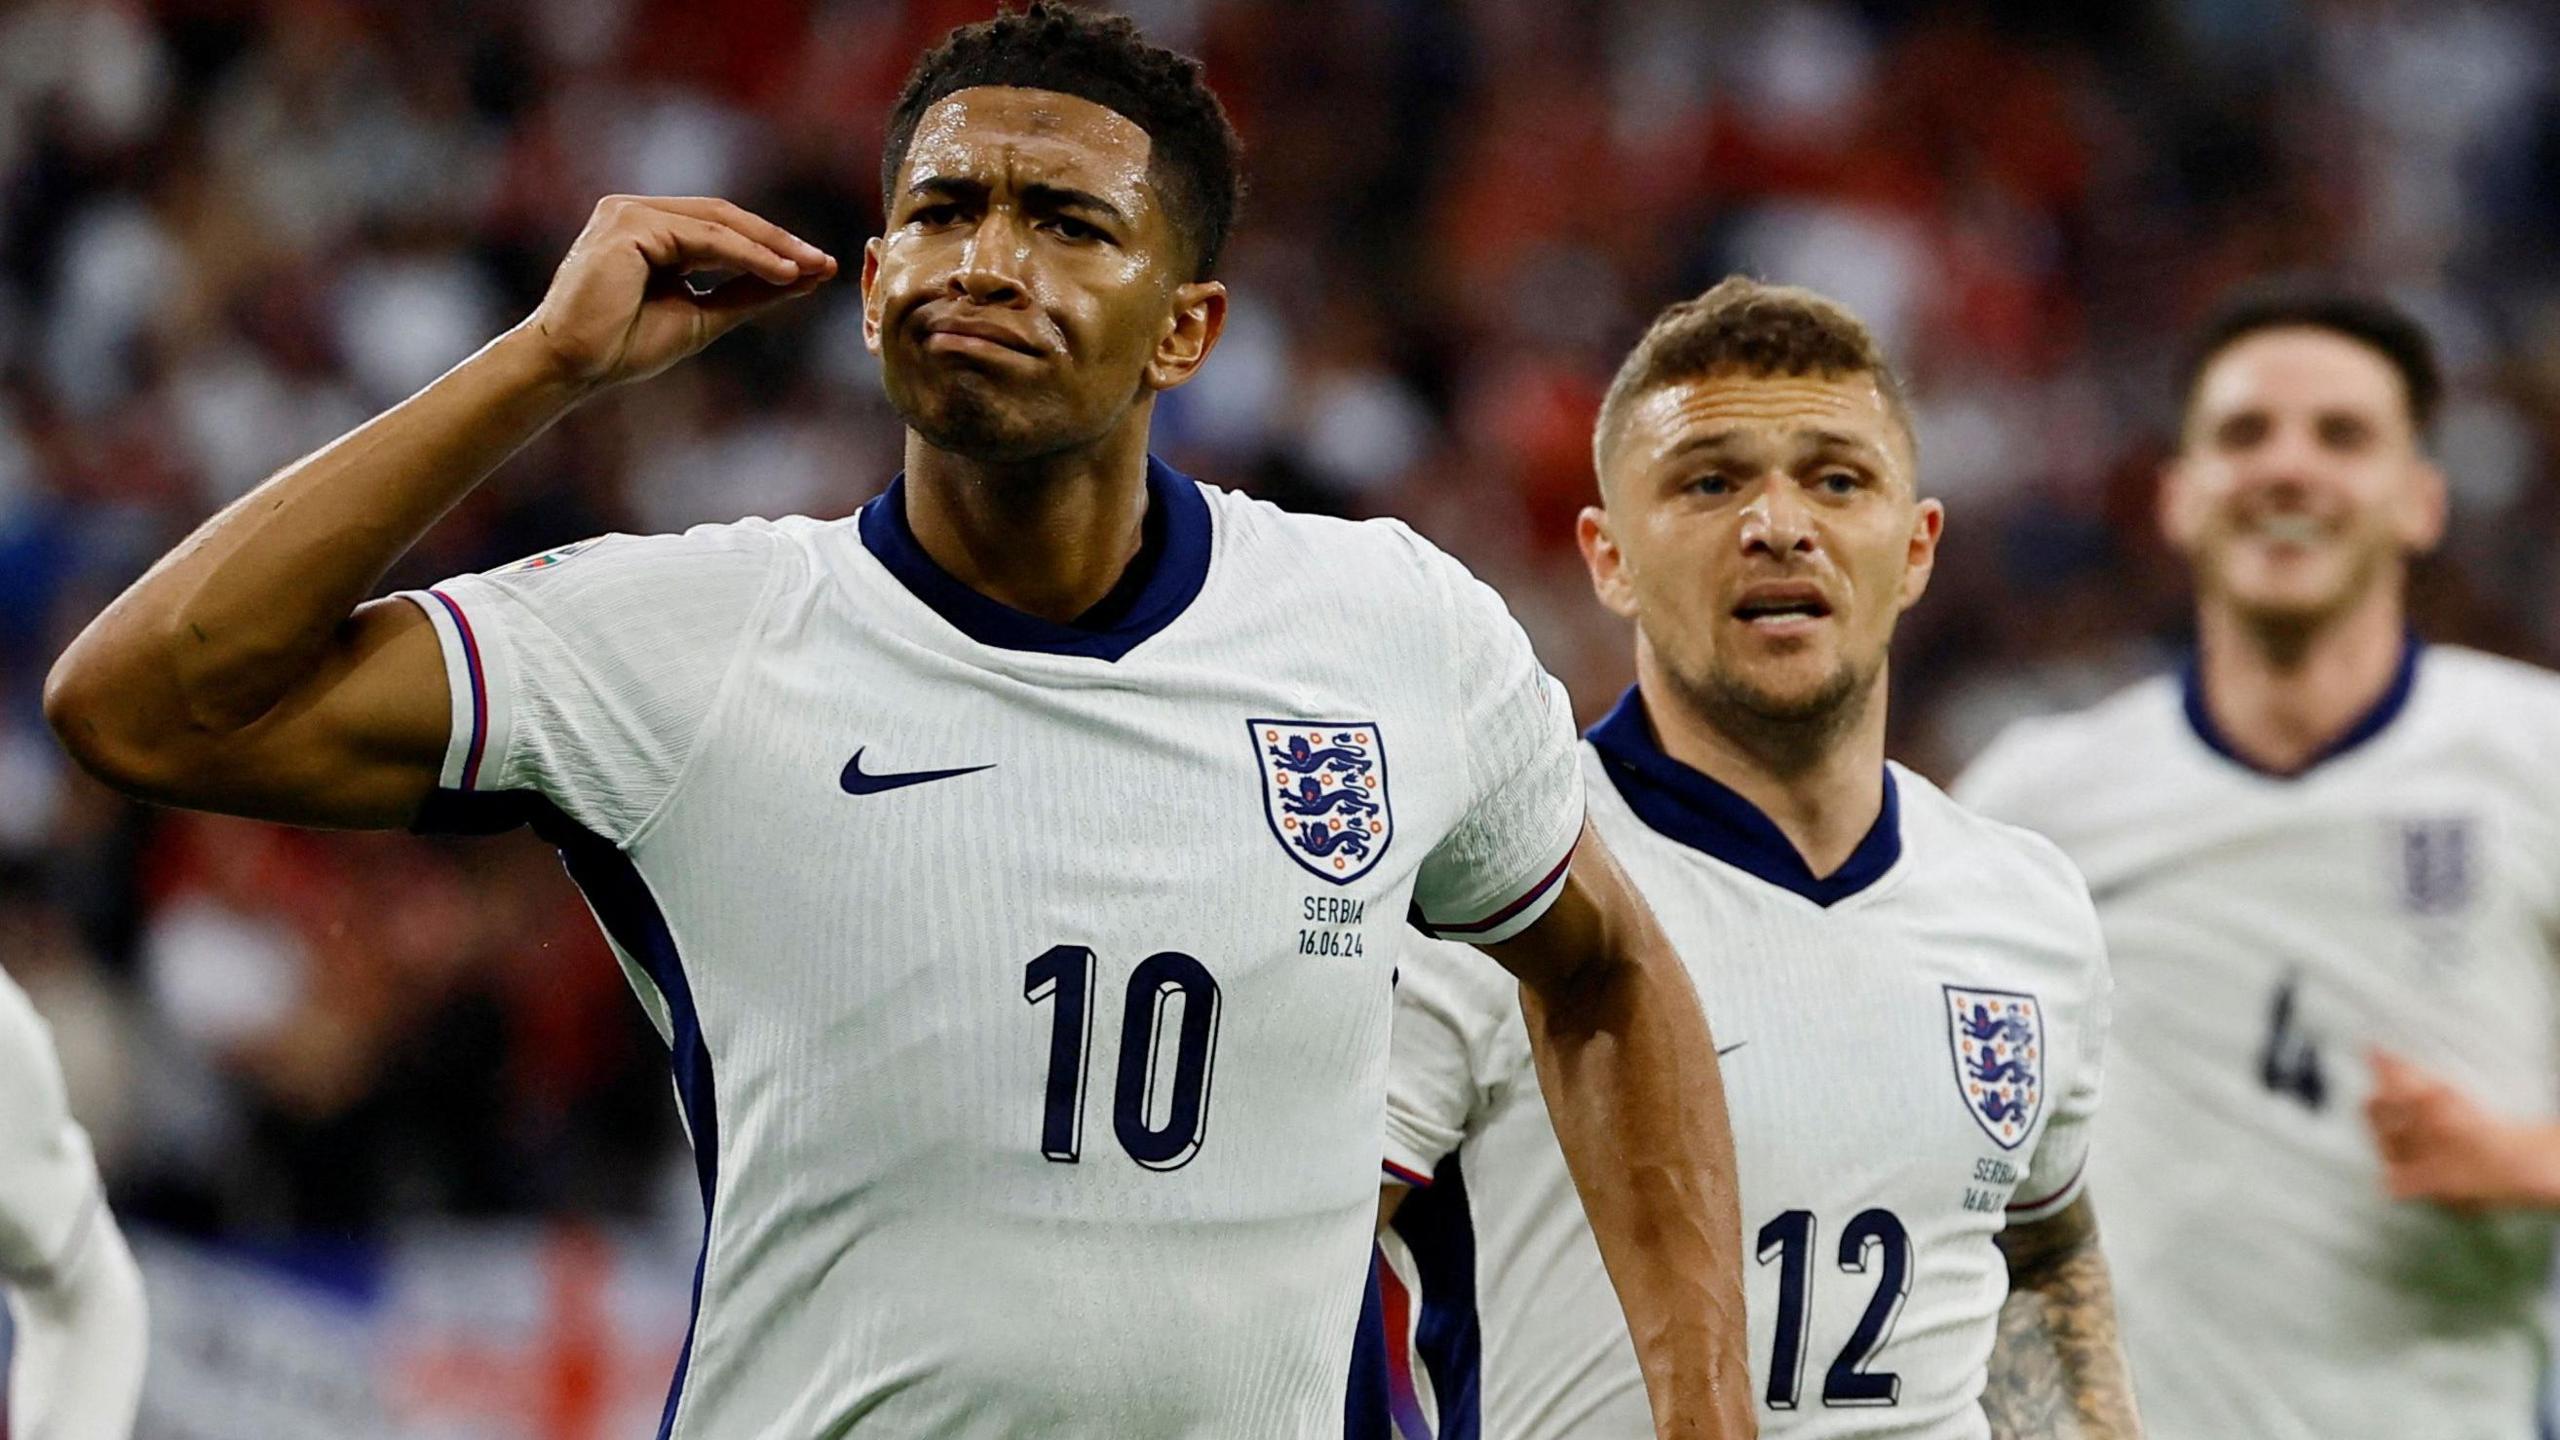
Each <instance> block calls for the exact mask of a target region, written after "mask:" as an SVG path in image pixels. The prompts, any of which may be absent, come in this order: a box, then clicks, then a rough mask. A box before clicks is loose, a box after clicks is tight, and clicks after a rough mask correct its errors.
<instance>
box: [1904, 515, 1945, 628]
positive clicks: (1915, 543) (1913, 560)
mask: <svg viewBox="0 0 2560 1440" xmlns="http://www.w3.org/2000/svg"><path fill="white" fill-rule="evenodd" d="M1946 528H1947V506H1946V502H1945V501H1943V500H1938V499H1935V498H1931V499H1926V500H1922V501H1921V502H1920V503H1919V504H1917V505H1914V506H1912V507H1911V543H1910V548H1909V549H1908V550H1906V551H1905V552H1904V553H1903V560H1902V608H1903V609H1905V610H1908V609H1910V608H1911V607H1912V606H1914V605H1916V604H1918V603H1920V597H1921V596H1923V595H1926V594H1928V593H1929V577H1930V576H1932V575H1935V574H1937V573H1938V540H1939V537H1941V536H1942V535H1944V534H1945V533H1946Z"/></svg>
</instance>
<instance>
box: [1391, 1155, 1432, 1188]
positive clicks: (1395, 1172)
mask: <svg viewBox="0 0 2560 1440" xmlns="http://www.w3.org/2000/svg"><path fill="white" fill-rule="evenodd" d="M1378 1168H1379V1169H1380V1170H1383V1171H1385V1172H1386V1176H1387V1178H1388V1179H1390V1180H1393V1181H1395V1182H1396V1183H1397V1184H1399V1185H1410V1186H1412V1187H1413V1188H1414V1189H1416V1190H1428V1189H1430V1188H1431V1177H1430V1176H1428V1175H1420V1174H1416V1173H1415V1172H1413V1171H1411V1170H1407V1169H1406V1168H1404V1167H1403V1166H1401V1165H1399V1164H1397V1163H1396V1162H1394V1161H1393V1160H1381V1161H1379V1162H1378Z"/></svg>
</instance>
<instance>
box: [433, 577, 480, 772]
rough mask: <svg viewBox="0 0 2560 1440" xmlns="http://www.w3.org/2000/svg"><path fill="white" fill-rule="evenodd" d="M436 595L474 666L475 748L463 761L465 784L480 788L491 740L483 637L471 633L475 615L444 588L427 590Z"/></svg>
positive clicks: (465, 657)
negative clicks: (484, 756)
mask: <svg viewBox="0 0 2560 1440" xmlns="http://www.w3.org/2000/svg"><path fill="white" fill-rule="evenodd" d="M427 593H428V594H430V595H433V596H434V597H436V601H437V603H439V604H441V605H443V606H444V608H445V613H446V614H448V615H451V616H452V617H453V628H454V633H456V634H458V635H460V636H461V637H462V659H463V663H464V664H465V665H467V666H468V667H469V668H470V670H471V748H470V751H469V752H468V753H467V754H466V755H464V757H463V761H462V788H463V789H465V790H477V789H479V788H480V755H481V752H482V751H483V750H484V749H486V748H487V746H488V743H489V682H488V678H487V675H486V673H485V672H484V671H483V669H482V668H481V665H480V638H479V637H478V636H476V635H474V634H472V633H471V617H470V616H468V615H465V614H463V613H462V607H461V606H459V605H457V604H455V603H453V597H452V596H450V595H447V594H446V593H444V592H443V591H441V590H430V591H428V592H427Z"/></svg>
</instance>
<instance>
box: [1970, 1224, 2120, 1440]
mask: <svg viewBox="0 0 2560 1440" xmlns="http://www.w3.org/2000/svg"><path fill="white" fill-rule="evenodd" d="M2000 1249H2001V1251H2002V1252H2003V1253H2004V1254H2006V1255H2007V1256H2008V1258H2009V1299H2008V1303H2006V1304H2004V1305H2002V1306H2001V1307H2000V1337H1999V1339H1998V1340H1997V1341H1996V1342H1994V1344H1993V1345H1992V1347H1991V1365H1990V1374H1989V1376H1988V1377H1987V1379H1986V1381H1985V1383H1984V1385H1983V1391H1982V1410H1983V1414H1984V1415H1985V1416H1986V1417H1988V1418H1989V1420H1990V1421H1991V1434H1992V1437H1993V1440H2134V1437H2137V1436H2139V1435H2140V1434H2141V1433H2142V1426H2141V1422H2140V1421H2138V1420H2137V1419H2136V1418H2135V1417H2134V1409H2133V1387H2132V1384H2131V1383H2130V1381H2129V1380H2128V1379H2127V1377H2126V1373H2125V1364H2124V1352H2123V1350H2122V1349H2120V1348H2119V1347H2118V1346H2117V1344H2116V1307H2115V1294H2114V1287H2113V1286H2111V1285H2110V1284H2109V1283H2108V1280H2107V1262H2106V1257H2105V1256H2104V1255H2102V1254H2101V1253H2100V1252H2099V1250H2098V1226H2097V1221H2096V1218H2095V1217H2094V1215H2093V1214H2092V1213H2091V1211H2090V1209H2089V1202H2088V1200H2087V1198H2086V1197H2083V1198H2082V1199H2080V1200H2077V1201H2074V1202H2073V1203H2072V1205H2071V1208H2069V1209H2067V1210H2065V1211H2063V1212H2062V1213H2061V1214H2059V1215H2056V1216H2054V1217H2053V1218H2052V1219H2050V1220H2043V1221H2039V1222H2037V1223H2035V1224H2032V1225H2023V1226H2018V1227H2015V1228H2013V1229H2011V1230H2009V1231H2007V1232H2004V1233H2003V1234H2002V1235H2001V1237H2000Z"/></svg>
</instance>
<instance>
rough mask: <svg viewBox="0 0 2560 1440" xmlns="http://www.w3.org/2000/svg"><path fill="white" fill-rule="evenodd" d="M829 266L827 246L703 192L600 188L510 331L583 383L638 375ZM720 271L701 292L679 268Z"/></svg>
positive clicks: (789, 295) (801, 291)
mask: <svg viewBox="0 0 2560 1440" xmlns="http://www.w3.org/2000/svg"><path fill="white" fill-rule="evenodd" d="M835 273H836V261H835V257H834V256H832V255H829V254H828V253H827V252H825V251H823V250H821V249H819V248H818V247H817V246H815V245H812V244H810V243H809V242H808V241H806V240H803V239H801V238H800V237H799V236H797V235H794V234H792V233H791V232H790V231H788V230H785V229H783V228H782V227H781V226H779V225H776V224H774V223H773V222H772V221H770V220H767V219H765V218H763V217H762V216H759V215H755V214H752V213H750V212H749V211H747V210H744V209H741V208H740V207H738V206H736V205H733V204H731V203H730V202H728V201H726V200H716V199H709V198H705V197H699V196H645V195H608V196H606V197H605V198H604V199H602V200H599V201H597V202H596V208H595V213H594V214H592V215H590V216H588V217H587V228H586V229H584V230H582V231H580V232H579V233H578V239H577V241H576V243H574V244H572V245H571V246H570V247H569V254H568V256H567V257H566V258H564V259H563V260H562V261H561V262H560V269H559V270H558V272H557V273H555V274H554V275H553V276H552V277H551V288H550V290H549V291H547V292H545V293H544V295H543V297H542V303H541V304H540V305H539V306H537V307H535V309H534V312H533V314H532V315H531V316H529V317H527V318H526V320H525V321H524V323H523V324H522V325H520V326H519V327H517V328H518V330H519V331H520V332H522V333H524V334H526V335H528V336H530V337H532V338H535V339H539V340H540V341H541V342H542V349H543V351H544V353H546V354H547V355H549V356H550V357H551V359H552V361H553V363H555V364H556V365H557V366H558V369H559V373H560V376H561V378H563V379H565V380H568V381H569V382H571V383H573V384H575V385H577V386H579V387H580V388H582V389H589V390H592V389H601V388H603V387H605V386H608V385H619V384H622V383H624V382H625V381H630V380H641V379H646V378H647V377H649V376H651V375H655V374H657V373H658V372H659V371H661V370H664V369H666V368H667V367H668V366H670V365H673V364H674V363H676V362H677V361H679V360H682V359H684V358H685V357H686V356H688V355H691V354H693V353H694V352H695V351H697V350H700V349H701V348H702V347H704V346H706V345H708V344H710V343H711V342H712V341H714V340H717V339H719V338H720V337H721V336H722V335H725V334H727V333H728V332H729V331H730V330H732V329H734V328H736V327H737V326H738V325H740V324H741V323H743V322H745V321H746V320H748V319H750V318H752V317H753V316H755V315H758V314H760V313H762V312H764V311H766V310H769V309H771V308H773V307H774V306H776V305H779V304H782V303H783V302H785V301H788V300H795V299H798V298H799V297H800V296H803V295H806V294H808V293H809V292H810V291H812V290H815V289H817V288H818V287H819V286H820V285H823V284H825V283H826V282H827V281H828V280H829V279H831V278H833V277H834V275H835ZM713 274H725V275H729V276H733V277H734V278H730V279H727V280H726V281H725V283H722V284H720V285H718V286H716V287H713V288H711V289H709V290H708V292H707V293H697V292H696V291H695V290H694V289H693V288H692V287H690V286H688V285H687V284H686V283H685V282H686V277H687V276H696V275H713Z"/></svg>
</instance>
